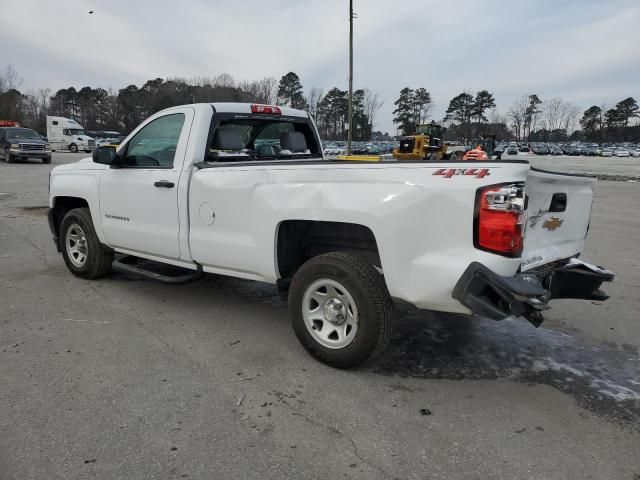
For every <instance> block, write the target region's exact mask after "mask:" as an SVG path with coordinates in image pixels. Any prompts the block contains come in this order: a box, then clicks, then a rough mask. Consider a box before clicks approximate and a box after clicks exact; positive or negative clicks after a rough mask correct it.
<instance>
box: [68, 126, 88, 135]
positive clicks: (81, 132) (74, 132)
mask: <svg viewBox="0 0 640 480" xmlns="http://www.w3.org/2000/svg"><path fill="white" fill-rule="evenodd" d="M69 132H71V135H86V133H84V130H83V129H82V128H70V129H69Z"/></svg>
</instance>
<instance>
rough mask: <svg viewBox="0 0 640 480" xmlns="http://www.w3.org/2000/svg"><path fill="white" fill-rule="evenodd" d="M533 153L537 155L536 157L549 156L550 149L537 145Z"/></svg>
mask: <svg viewBox="0 0 640 480" xmlns="http://www.w3.org/2000/svg"><path fill="white" fill-rule="evenodd" d="M533 153H535V154H536V155H548V154H549V149H548V148H547V146H546V145H536V146H535V147H534V150H533Z"/></svg>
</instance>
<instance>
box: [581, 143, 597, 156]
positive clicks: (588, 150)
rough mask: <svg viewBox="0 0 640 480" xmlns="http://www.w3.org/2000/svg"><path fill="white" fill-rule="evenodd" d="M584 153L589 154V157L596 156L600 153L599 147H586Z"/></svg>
mask: <svg viewBox="0 0 640 480" xmlns="http://www.w3.org/2000/svg"><path fill="white" fill-rule="evenodd" d="M582 154H583V155H587V156H588V157H595V156H596V155H597V154H598V147H597V146H596V147H594V146H593V145H589V146H587V147H584V149H583V150H582Z"/></svg>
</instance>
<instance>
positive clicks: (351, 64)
mask: <svg viewBox="0 0 640 480" xmlns="http://www.w3.org/2000/svg"><path fill="white" fill-rule="evenodd" d="M352 139H353V0H349V133H348V137H347V155H351V140H352Z"/></svg>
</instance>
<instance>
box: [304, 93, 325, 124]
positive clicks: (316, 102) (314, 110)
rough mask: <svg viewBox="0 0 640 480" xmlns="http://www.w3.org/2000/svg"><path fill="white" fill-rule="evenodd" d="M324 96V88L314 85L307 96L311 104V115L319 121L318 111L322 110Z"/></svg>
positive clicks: (314, 119)
mask: <svg viewBox="0 0 640 480" xmlns="http://www.w3.org/2000/svg"><path fill="white" fill-rule="evenodd" d="M323 98H324V90H323V89H322V88H318V87H312V88H311V90H310V91H309V96H308V97H307V103H308V104H309V115H311V117H312V118H313V121H314V122H316V123H317V121H318V111H319V110H320V102H322V99H323Z"/></svg>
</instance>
